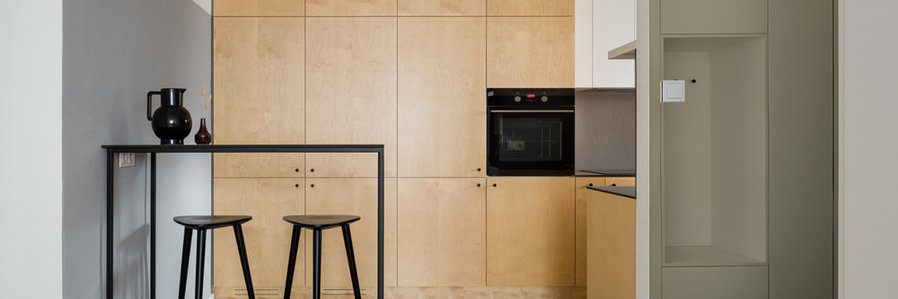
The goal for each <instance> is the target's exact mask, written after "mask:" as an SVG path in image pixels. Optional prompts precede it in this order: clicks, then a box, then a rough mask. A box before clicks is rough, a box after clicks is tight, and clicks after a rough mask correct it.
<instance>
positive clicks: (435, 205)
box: [399, 178, 486, 286]
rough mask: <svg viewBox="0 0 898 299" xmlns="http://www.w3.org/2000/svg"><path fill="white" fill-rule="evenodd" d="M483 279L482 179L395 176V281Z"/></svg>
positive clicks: (472, 282) (471, 282)
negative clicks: (397, 223)
mask: <svg viewBox="0 0 898 299" xmlns="http://www.w3.org/2000/svg"><path fill="white" fill-rule="evenodd" d="M485 284H486V180H485V179H482V178H480V179H477V178H456V179H406V178H400V179H399V286H483V285H485Z"/></svg>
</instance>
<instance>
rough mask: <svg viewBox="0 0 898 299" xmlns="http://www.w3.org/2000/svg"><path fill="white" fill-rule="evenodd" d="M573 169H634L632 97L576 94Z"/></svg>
mask: <svg viewBox="0 0 898 299" xmlns="http://www.w3.org/2000/svg"><path fill="white" fill-rule="evenodd" d="M575 102H576V105H577V109H576V116H575V119H574V121H575V125H574V127H575V132H576V135H575V136H574V140H575V143H576V144H575V146H574V148H575V149H574V157H575V159H576V162H575V163H576V165H575V166H576V167H577V169H583V170H629V171H635V170H636V94H635V93H634V92H595V91H588V92H577V95H576V100H575Z"/></svg>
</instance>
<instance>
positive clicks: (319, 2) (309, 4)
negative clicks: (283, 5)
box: [305, 0, 396, 16]
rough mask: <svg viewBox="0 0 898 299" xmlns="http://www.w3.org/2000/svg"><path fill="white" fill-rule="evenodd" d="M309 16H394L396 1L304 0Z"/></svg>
mask: <svg viewBox="0 0 898 299" xmlns="http://www.w3.org/2000/svg"><path fill="white" fill-rule="evenodd" d="M305 2H306V14H307V15H309V16H395V15H396V0H305Z"/></svg>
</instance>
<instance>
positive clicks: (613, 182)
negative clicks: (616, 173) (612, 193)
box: [605, 177, 636, 187]
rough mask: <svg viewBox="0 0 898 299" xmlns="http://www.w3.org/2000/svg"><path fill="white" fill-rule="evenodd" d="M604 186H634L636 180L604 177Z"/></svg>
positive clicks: (632, 178) (633, 178)
mask: <svg viewBox="0 0 898 299" xmlns="http://www.w3.org/2000/svg"><path fill="white" fill-rule="evenodd" d="M605 186H618V187H623V186H630V187H633V186H636V178H635V177H606V178H605Z"/></svg>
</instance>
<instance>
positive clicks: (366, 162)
mask: <svg viewBox="0 0 898 299" xmlns="http://www.w3.org/2000/svg"><path fill="white" fill-rule="evenodd" d="M306 177H310V178H376V177H377V154H376V153H340V154H321V153H308V154H306Z"/></svg>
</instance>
